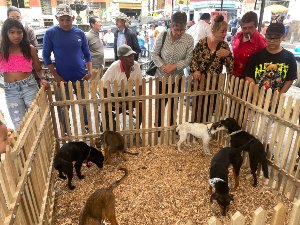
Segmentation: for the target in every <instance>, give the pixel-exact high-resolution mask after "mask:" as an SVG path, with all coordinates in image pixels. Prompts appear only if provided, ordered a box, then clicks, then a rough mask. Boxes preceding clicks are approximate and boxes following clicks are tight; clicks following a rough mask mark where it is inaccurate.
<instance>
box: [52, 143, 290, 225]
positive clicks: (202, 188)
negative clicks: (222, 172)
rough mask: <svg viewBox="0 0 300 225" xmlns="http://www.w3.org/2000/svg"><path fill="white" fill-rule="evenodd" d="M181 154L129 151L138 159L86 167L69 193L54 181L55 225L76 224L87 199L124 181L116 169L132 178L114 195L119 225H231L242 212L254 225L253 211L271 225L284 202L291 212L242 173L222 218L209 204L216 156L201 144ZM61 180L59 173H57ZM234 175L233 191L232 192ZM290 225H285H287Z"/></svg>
mask: <svg viewBox="0 0 300 225" xmlns="http://www.w3.org/2000/svg"><path fill="white" fill-rule="evenodd" d="M219 149H220V147H219V145H218V144H217V142H215V141H211V142H210V150H211V152H212V153H215V152H217V151H218V150H219ZM182 150H183V151H182V152H178V151H177V146H176V145H171V146H165V145H161V146H153V147H143V148H131V149H129V151H131V152H139V153H140V154H139V155H138V156H131V155H125V157H126V158H127V161H123V159H122V157H120V156H118V155H112V157H111V159H112V160H111V163H110V165H105V166H104V168H103V169H99V168H98V167H97V166H96V165H93V166H92V167H91V168H87V167H86V166H83V167H82V174H84V175H85V179H83V180H79V179H78V178H77V177H76V175H75V171H74V178H73V184H74V185H75V186H76V188H75V189H74V190H73V191H70V190H69V189H68V187H67V181H66V180H60V179H58V178H57V175H56V204H55V209H54V218H53V224H54V225H71V224H72V225H74V224H78V219H79V215H80V211H81V209H82V208H83V205H84V204H85V201H86V199H87V198H88V196H89V195H90V194H92V193H93V192H94V191H95V190H96V189H98V188H105V187H108V186H109V185H110V184H112V183H114V182H115V181H116V180H118V179H120V178H121V177H122V176H123V172H122V171H118V169H117V167H118V166H120V165H122V166H125V167H126V168H127V169H128V170H129V176H128V178H127V179H125V180H124V181H123V183H122V184H121V185H120V186H118V187H117V188H116V189H115V190H114V194H115V196H116V216H117V220H118V222H119V224H128V225H129V224H130V225H147V224H149V225H150V224H155V225H171V224H174V225H186V224H191V225H192V224H194V225H195V224H205V223H206V222H207V221H208V219H209V218H210V217H212V216H216V217H218V218H219V219H220V220H221V222H222V223H223V224H225V223H227V224H228V223H229V222H230V216H232V215H233V214H234V213H235V212H236V211H240V212H241V213H242V214H243V215H244V216H245V217H246V224H251V219H252V216H253V213H254V211H255V210H256V209H257V208H258V207H260V206H261V207H262V208H263V209H265V210H267V215H268V218H267V221H266V223H267V224H268V223H270V221H271V216H272V212H273V208H274V207H275V206H276V205H277V204H278V203H279V202H282V203H283V204H285V205H286V206H287V208H288V210H287V213H288V214H289V213H290V211H291V208H292V204H291V202H290V201H289V200H288V199H287V198H285V197H284V196H283V195H281V194H278V192H277V191H275V190H273V189H271V188H270V187H268V186H265V185H264V184H263V183H264V180H263V179H259V184H258V186H257V187H256V188H254V187H252V185H251V182H252V176H251V174H250V169H249V168H242V170H241V173H240V186H239V188H238V190H237V191H236V192H232V193H233V195H234V202H233V203H231V207H230V210H229V213H228V215H227V216H226V217H223V216H221V213H220V210H219V206H218V204H217V203H213V204H210V202H209V197H210V196H209V194H208V179H209V166H210V160H211V158H212V156H207V155H204V154H203V149H202V144H201V143H200V144H199V143H197V142H195V143H192V144H191V145H187V144H182ZM55 173H56V174H58V172H57V171H55ZM231 175H232V171H230V178H231V186H233V184H234V183H233V178H232V176H231ZM286 223H287V222H286Z"/></svg>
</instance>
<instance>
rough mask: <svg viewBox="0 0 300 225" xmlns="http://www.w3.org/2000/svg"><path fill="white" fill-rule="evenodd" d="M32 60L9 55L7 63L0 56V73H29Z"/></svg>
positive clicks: (21, 55)
mask: <svg viewBox="0 0 300 225" xmlns="http://www.w3.org/2000/svg"><path fill="white" fill-rule="evenodd" d="M31 71H32V59H27V58H25V57H24V56H23V54H10V55H9V57H8V61H6V60H5V59H4V58H3V57H2V55H0V72H3V73H9V72H11V73H13V72H31Z"/></svg>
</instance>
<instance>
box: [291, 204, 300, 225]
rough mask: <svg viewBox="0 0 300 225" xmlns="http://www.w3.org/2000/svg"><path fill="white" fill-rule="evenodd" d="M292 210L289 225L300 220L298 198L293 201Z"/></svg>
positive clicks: (294, 224) (293, 224)
mask: <svg viewBox="0 0 300 225" xmlns="http://www.w3.org/2000/svg"><path fill="white" fill-rule="evenodd" d="M293 204H294V206H293V210H292V213H291V215H290V221H289V225H296V224H299V221H300V199H298V200H297V201H296V202H295V203H293Z"/></svg>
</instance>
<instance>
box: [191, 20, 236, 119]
mask: <svg viewBox="0 0 300 225" xmlns="http://www.w3.org/2000/svg"><path fill="white" fill-rule="evenodd" d="M227 28H228V23H227V22H225V21H224V17H223V16H222V15H218V16H216V17H215V19H214V23H213V25H212V34H211V35H209V36H208V37H206V38H203V39H201V40H200V41H199V42H198V44H197V45H196V47H195V49H194V51H193V58H192V62H191V65H190V68H191V75H192V76H193V78H194V79H198V80H201V79H203V78H206V75H207V73H210V74H213V75H219V74H221V73H222V70H223V65H225V66H226V70H227V73H229V74H232V71H233V57H232V54H231V52H230V48H229V45H228V43H227V42H225V41H224V39H225V37H226V34H227ZM203 99H204V98H203ZM197 102H198V101H197ZM208 102H210V100H209V101H208ZM202 105H203V104H202ZM196 108H197V107H196ZM208 108H209V105H208V106H207V110H208ZM201 111H202V113H201V114H203V109H201ZM195 112H197V109H196V111H195ZM196 117H197V116H195V120H196ZM207 120H208V117H206V121H207ZM203 121H204V118H203V119H202V120H201V121H200V122H203Z"/></svg>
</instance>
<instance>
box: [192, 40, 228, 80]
mask: <svg viewBox="0 0 300 225" xmlns="http://www.w3.org/2000/svg"><path fill="white" fill-rule="evenodd" d="M223 48H225V49H227V50H228V51H230V48H229V45H228V43H227V42H225V41H222V43H221V46H220V49H223ZM213 54H214V52H211V50H210V49H209V47H208V44H207V37H206V38H203V39H201V40H200V41H199V42H198V44H197V45H196V47H195V49H194V51H193V58H192V62H191V66H190V67H191V73H194V72H196V71H200V73H201V75H205V74H207V72H209V73H212V74H217V75H219V74H220V73H221V72H222V70H223V65H225V66H226V69H227V73H229V74H232V71H233V57H232V54H231V52H230V54H229V56H227V57H222V58H219V57H217V56H215V58H214V60H213V62H212V63H211V65H210V66H209V69H208V71H205V70H206V67H207V65H208V64H209V62H210V61H211V59H212V56H213Z"/></svg>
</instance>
